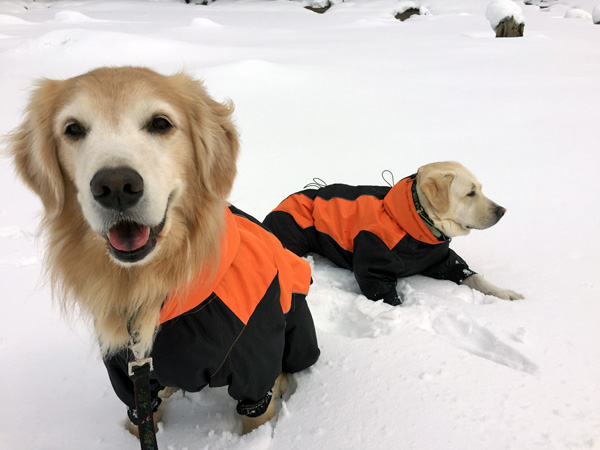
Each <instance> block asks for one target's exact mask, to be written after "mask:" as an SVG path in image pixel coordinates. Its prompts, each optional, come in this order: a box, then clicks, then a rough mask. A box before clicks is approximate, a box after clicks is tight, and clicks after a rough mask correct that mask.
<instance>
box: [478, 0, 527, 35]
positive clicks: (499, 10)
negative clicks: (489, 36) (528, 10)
mask: <svg viewBox="0 0 600 450" xmlns="http://www.w3.org/2000/svg"><path fill="white" fill-rule="evenodd" d="M485 17H487V20H489V21H490V25H491V26H492V29H493V30H495V29H496V28H498V24H499V23H500V22H502V20H504V19H506V18H507V17H512V18H513V19H514V20H515V22H516V23H525V17H524V16H523V11H522V9H521V7H520V6H519V5H517V4H516V3H515V2H513V1H512V0H492V1H491V2H490V4H489V5H488V7H487V9H486V11H485Z"/></svg>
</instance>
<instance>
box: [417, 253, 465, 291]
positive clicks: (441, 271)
mask: <svg viewBox="0 0 600 450" xmlns="http://www.w3.org/2000/svg"><path fill="white" fill-rule="evenodd" d="M473 274H475V272H474V271H472V270H471V269H469V266H468V265H467V263H466V262H465V260H464V259H462V258H461V257H460V256H458V255H457V254H456V253H455V252H454V250H452V249H450V248H449V249H448V256H447V257H446V259H444V260H443V261H441V262H439V263H437V264H433V265H431V266H429V267H428V268H427V269H425V270H424V271H423V275H425V276H428V277H431V278H436V279H438V280H450V281H454V282H455V283H457V284H461V283H462V282H463V281H464V280H465V278H467V277H470V276H471V275H473Z"/></svg>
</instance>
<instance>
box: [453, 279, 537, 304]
mask: <svg viewBox="0 0 600 450" xmlns="http://www.w3.org/2000/svg"><path fill="white" fill-rule="evenodd" d="M462 284H464V285H467V286H469V287H470V288H471V289H475V290H477V291H479V292H483V293H484V294H485V295H493V296H494V297H498V298H501V299H504V300H519V299H522V298H525V297H523V296H522V295H521V294H519V293H518V292H515V291H511V290H510V289H502V288H499V287H498V286H495V285H494V284H492V283H490V282H489V281H488V280H486V279H485V278H483V277H482V276H481V275H479V274H477V273H476V274H473V275H471V276H470V277H467V278H465V279H464V280H463V282H462Z"/></svg>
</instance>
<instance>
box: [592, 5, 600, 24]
mask: <svg viewBox="0 0 600 450" xmlns="http://www.w3.org/2000/svg"><path fill="white" fill-rule="evenodd" d="M592 20H593V21H594V23H596V24H600V5H597V6H595V7H594V9H593V11H592Z"/></svg>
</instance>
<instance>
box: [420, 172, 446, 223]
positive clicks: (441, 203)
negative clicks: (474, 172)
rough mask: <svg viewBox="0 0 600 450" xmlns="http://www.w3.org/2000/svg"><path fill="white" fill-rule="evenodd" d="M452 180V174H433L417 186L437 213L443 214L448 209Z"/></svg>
mask: <svg viewBox="0 0 600 450" xmlns="http://www.w3.org/2000/svg"><path fill="white" fill-rule="evenodd" d="M453 180H454V174H452V173H443V172H435V173H433V174H431V175H429V176H428V177H427V178H426V179H425V180H423V181H422V182H421V183H420V184H419V189H420V190H421V192H422V193H423V195H425V197H427V200H429V203H430V204H431V206H433V207H434V208H435V210H436V211H437V212H439V213H442V214H444V213H446V212H448V210H449V209H450V186H451V185H452V181H453Z"/></svg>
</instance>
